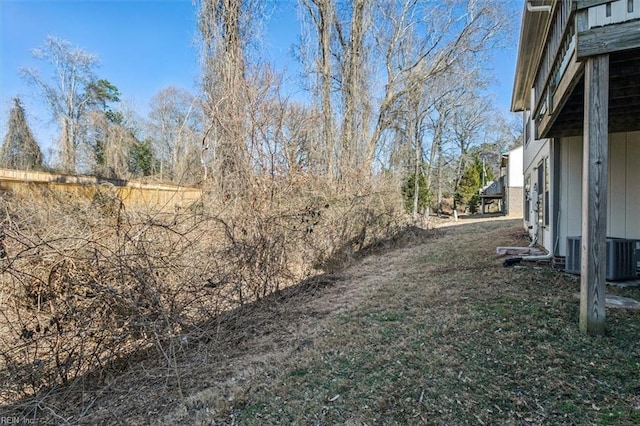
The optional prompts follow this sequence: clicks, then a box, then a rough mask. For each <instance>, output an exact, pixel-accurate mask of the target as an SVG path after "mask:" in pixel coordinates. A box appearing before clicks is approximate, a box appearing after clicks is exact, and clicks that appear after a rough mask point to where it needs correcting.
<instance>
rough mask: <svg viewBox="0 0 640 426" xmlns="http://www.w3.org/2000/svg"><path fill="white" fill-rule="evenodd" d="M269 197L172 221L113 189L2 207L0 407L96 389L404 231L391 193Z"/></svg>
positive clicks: (287, 190)
mask: <svg viewBox="0 0 640 426" xmlns="http://www.w3.org/2000/svg"><path fill="white" fill-rule="evenodd" d="M299 179H301V180H304V179H306V177H304V176H300V177H299ZM301 186H303V187H304V188H305V194H304V195H303V194H300V192H299V191H300V188H301ZM105 191H106V190H105ZM277 192H278V196H277V197H266V196H265V193H264V191H262V189H261V188H255V189H252V195H253V197H251V198H250V201H247V202H242V205H240V204H238V205H236V206H235V208H234V209H229V208H226V209H225V208H219V209H216V208H213V207H211V206H210V205H209V204H197V205H194V206H192V207H191V208H190V209H186V210H185V211H179V212H176V213H162V212H160V211H159V210H157V209H155V210H153V209H152V210H149V211H146V212H140V211H127V210H126V209H124V207H123V206H122V205H121V204H120V202H119V201H118V200H117V198H116V197H115V195H113V194H110V193H109V192H102V193H100V194H99V196H97V197H95V198H94V200H93V201H88V200H87V201H82V200H78V199H76V198H73V197H69V196H65V195H61V194H57V193H44V194H35V193H34V194H32V195H31V196H30V197H29V199H25V198H22V197H20V196H12V197H9V196H4V197H2V198H1V199H0V205H1V210H2V211H3V212H4V213H3V217H2V222H1V226H2V231H3V233H2V236H1V238H2V253H0V254H1V259H0V264H1V268H2V269H1V274H0V287H1V288H2V292H1V297H0V402H2V403H8V402H15V401H17V400H19V399H21V398H24V397H27V396H29V395H33V394H35V393H37V392H39V391H43V390H45V389H48V388H50V387H52V386H57V385H59V384H65V383H70V382H73V381H74V380H75V379H77V378H79V377H82V378H83V380H87V379H88V378H93V379H95V380H96V381H97V382H99V381H100V380H101V379H104V376H105V374H113V373H114V372H115V373H117V372H118V368H119V367H117V366H118V365H119V364H118V363H119V362H122V360H126V359H129V358H130V357H132V356H134V355H136V354H137V353H140V352H141V351H144V350H148V349H149V348H153V347H155V348H157V349H158V350H160V351H162V350H164V348H166V345H167V344H173V343H176V342H177V343H178V344H179V342H181V341H183V340H186V339H192V340H197V339H198V335H199V333H200V332H201V330H202V327H204V326H205V324H208V325H207V326H208V327H210V326H211V320H212V319H215V318H218V317H219V316H220V315H221V314H222V313H224V312H227V311H230V310H233V309H235V308H238V307H240V306H242V305H244V304H246V303H251V302H254V301H256V300H259V299H261V298H264V297H266V296H268V295H270V294H272V293H273V292H275V291H277V290H279V289H283V288H285V287H288V286H291V285H292V284H295V283H297V282H299V281H300V280H302V279H304V278H307V277H309V276H312V275H315V274H318V273H320V272H323V271H331V270H333V269H335V268H336V267H337V265H340V264H342V263H344V262H345V261H347V260H348V259H349V258H350V257H351V256H352V255H353V253H355V252H357V251H358V250H359V249H361V248H362V247H364V246H366V245H368V244H371V243H372V242H376V241H378V240H380V239H383V238H385V237H387V236H389V235H393V234H394V233H395V232H397V230H398V229H400V227H401V226H402V225H403V223H402V219H401V215H400V214H399V212H398V211H397V210H396V209H395V208H394V206H395V205H397V201H396V202H394V201H393V197H390V196H389V194H388V193H377V194H369V195H362V196H357V197H356V196H344V197H336V195H335V194H333V193H331V192H328V191H327V190H326V187H323V185H320V184H318V183H314V182H313V181H305V182H300V181H298V182H295V185H294V182H286V186H282V187H280V188H279V190H278V191H277Z"/></svg>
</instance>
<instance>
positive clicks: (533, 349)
mask: <svg viewBox="0 0 640 426" xmlns="http://www.w3.org/2000/svg"><path fill="white" fill-rule="evenodd" d="M518 226H519V221H507V220H500V221H497V220H493V221H486V222H480V223H473V224H468V225H464V224H463V225H461V226H457V227H449V228H446V230H442V231H438V232H434V231H430V232H426V231H419V230H415V229H414V230H411V231H409V232H408V233H405V234H403V236H402V237H400V238H397V239H396V240H395V241H393V242H389V243H388V244H387V246H386V247H384V246H383V245H378V248H377V249H376V250H371V253H370V256H368V257H365V258H361V259H354V260H353V262H355V263H354V264H353V265H352V266H350V267H348V268H346V269H342V270H338V269H337V268H336V270H335V271H334V272H333V274H330V275H323V276H319V277H315V278H311V279H308V280H306V281H304V282H302V283H301V284H299V285H297V286H294V287H290V288H287V289H284V290H282V291H280V292H278V293H276V294H273V295H270V296H267V297H266V298H264V299H262V300H260V301H259V302H257V303H253V304H247V305H245V306H243V307H241V308H239V309H237V310H235V311H233V312H228V313H227V314H224V315H221V316H220V317H219V318H217V319H216V321H211V322H207V323H202V324H200V325H199V328H198V329H194V330H193V331H192V332H191V333H190V334H189V335H188V338H187V339H186V340H176V341H169V342H165V344H163V345H158V346H155V347H154V348H151V349H150V350H149V351H148V353H145V354H144V356H141V357H140V359H137V360H136V359H130V360H128V362H127V363H128V365H126V366H123V367H122V368H121V370H119V372H118V374H117V375H114V376H110V377H107V378H105V380H104V382H103V383H101V384H98V385H96V384H95V383H92V382H83V381H76V382H74V383H73V384H72V385H70V386H66V387H62V388H58V389H56V390H55V391H53V392H51V393H50V394H41V395H39V396H38V397H37V398H36V399H35V400H29V401H24V402H23V403H22V404H18V405H14V406H12V407H6V409H7V410H10V411H9V412H10V413H17V415H24V416H32V417H38V418H40V419H43V420H47V419H48V421H50V422H52V423H64V422H65V421H68V422H69V423H84V424H99V423H103V424H113V423H128V424H148V423H153V424H167V423H173V422H181V423H187V424H214V423H215V424H219V423H229V424H234V423H235V424H283V423H284V424H291V423H294V424H331V423H340V424H344V423H347V424H365V423H366V424H467V423H469V424H630V425H631V424H638V423H639V422H640V396H639V394H640V380H639V379H638V377H639V374H638V373H640V362H639V361H638V359H640V345H639V342H638V335H640V333H639V332H640V317H639V316H638V314H637V313H633V312H628V311H624V310H608V311H607V313H608V333H607V335H606V336H605V337H602V338H590V337H586V336H583V335H582V334H580V333H579V331H578V330H577V309H578V301H577V300H575V298H574V297H573V294H574V293H575V292H576V291H577V288H578V286H579V284H578V282H577V281H576V279H575V278H574V277H571V276H566V275H564V274H562V273H559V272H557V271H555V270H552V269H550V268H549V267H546V266H539V265H527V266H524V267H518V268H509V269H505V268H503V267H502V262H501V260H500V259H496V258H495V257H494V254H493V253H494V250H495V247H496V246H498V245H514V244H518V243H521V242H522V233H521V232H519V231H518ZM356 257H357V256H356ZM612 291H616V292H618V294H624V295H627V296H632V297H633V296H635V297H636V298H637V297H639V296H640V292H639V291H638V290H637V289H612ZM160 348H162V349H160ZM3 411H4V410H3Z"/></svg>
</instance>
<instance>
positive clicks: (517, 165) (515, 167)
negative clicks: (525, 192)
mask: <svg viewBox="0 0 640 426" xmlns="http://www.w3.org/2000/svg"><path fill="white" fill-rule="evenodd" d="M523 154H524V149H523V147H518V148H515V149H512V150H511V151H509V170H508V181H507V182H508V185H509V186H512V187H513V186H519V187H522V186H524V175H523V173H522V166H523Z"/></svg>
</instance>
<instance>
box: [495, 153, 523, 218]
mask: <svg viewBox="0 0 640 426" xmlns="http://www.w3.org/2000/svg"><path fill="white" fill-rule="evenodd" d="M523 151H524V150H523V147H521V146H519V147H518V148H515V149H512V150H511V151H509V152H508V153H506V154H503V155H502V163H501V164H500V173H501V174H502V177H501V179H502V180H503V181H504V213H505V214H506V215H507V216H511V217H523V212H524V204H523V199H524V195H523V187H524V175H523V171H522V167H523Z"/></svg>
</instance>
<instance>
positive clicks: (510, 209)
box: [505, 186, 524, 218]
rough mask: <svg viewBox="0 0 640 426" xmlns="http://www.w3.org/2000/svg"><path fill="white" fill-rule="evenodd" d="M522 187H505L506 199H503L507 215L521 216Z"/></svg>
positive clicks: (522, 211)
mask: <svg viewBox="0 0 640 426" xmlns="http://www.w3.org/2000/svg"><path fill="white" fill-rule="evenodd" d="M523 192H524V191H523V189H522V187H521V186H520V187H514V186H510V187H507V189H506V194H507V199H506V200H505V204H506V206H505V207H506V210H507V216H509V217H514V218H516V217H523V213H524V210H523V206H524V205H523V199H524V193H523Z"/></svg>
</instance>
